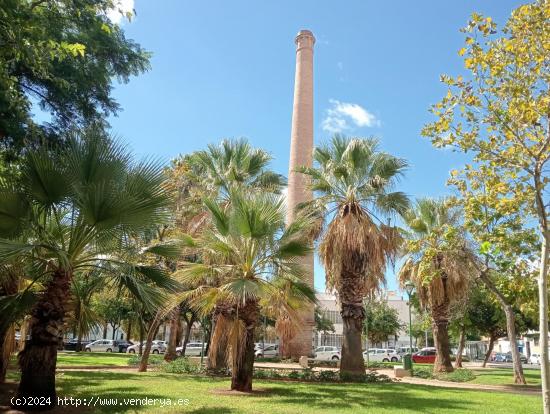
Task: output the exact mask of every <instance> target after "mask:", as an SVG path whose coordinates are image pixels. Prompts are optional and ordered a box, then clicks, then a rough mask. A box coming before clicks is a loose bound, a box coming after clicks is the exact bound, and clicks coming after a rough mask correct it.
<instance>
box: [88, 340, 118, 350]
mask: <svg viewBox="0 0 550 414" xmlns="http://www.w3.org/2000/svg"><path fill="white" fill-rule="evenodd" d="M84 350H85V351H86V352H92V351H94V352H113V350H115V351H117V352H118V346H117V345H116V343H115V341H113V340H112V339H98V340H97V341H94V342H90V343H89V344H88V345H86V346H85V347H84Z"/></svg>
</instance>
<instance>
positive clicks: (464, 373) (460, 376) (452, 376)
mask: <svg viewBox="0 0 550 414" xmlns="http://www.w3.org/2000/svg"><path fill="white" fill-rule="evenodd" d="M475 377H476V376H475V374H474V373H473V371H471V370H469V369H465V368H459V369H456V370H454V371H453V372H449V373H448V374H447V373H446V374H444V375H441V378H438V379H441V380H445V381H452V382H468V381H471V380H473V379H475Z"/></svg>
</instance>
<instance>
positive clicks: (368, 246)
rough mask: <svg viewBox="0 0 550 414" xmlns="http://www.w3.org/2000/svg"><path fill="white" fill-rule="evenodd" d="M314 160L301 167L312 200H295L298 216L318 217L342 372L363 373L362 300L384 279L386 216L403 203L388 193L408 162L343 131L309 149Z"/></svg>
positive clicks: (391, 240)
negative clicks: (337, 318)
mask: <svg viewBox="0 0 550 414" xmlns="http://www.w3.org/2000/svg"><path fill="white" fill-rule="evenodd" d="M313 158H314V161H315V165H314V167H313V168H302V169H300V172H302V173H304V174H306V175H308V176H309V178H310V179H311V187H312V189H313V190H314V191H315V194H316V198H315V199H314V200H313V201H312V202H310V203H307V204H306V205H304V206H301V209H302V211H301V214H305V215H311V216H312V217H315V218H317V219H318V228H319V231H320V233H321V235H320V237H321V242H320V246H319V256H320V258H321V261H322V263H323V265H324V268H325V275H326V285H327V288H328V289H331V290H335V291H336V292H337V294H338V299H339V302H340V305H341V310H340V312H341V314H342V320H343V324H344V332H343V337H344V340H343V345H342V361H341V364H340V372H341V374H344V375H351V376H355V375H364V373H365V364H364V361H363V354H362V342H361V333H362V332H363V321H364V319H365V311H364V308H363V299H364V297H365V296H366V295H367V294H369V293H371V292H373V291H374V290H376V289H377V288H378V287H379V285H380V284H381V283H382V282H383V281H384V274H385V270H386V265H387V264H388V261H391V260H393V259H394V258H395V256H396V255H397V253H398V249H399V246H400V241H401V238H400V236H399V234H398V231H397V229H396V228H395V227H392V226H390V225H388V222H387V221H386V218H388V217H391V216H392V215H395V214H397V213H402V212H404V211H405V210H406V209H407V207H408V203H409V202H408V198H407V197H406V196H405V194H403V193H402V192H397V191H392V190H393V188H394V187H395V184H396V183H397V181H398V180H399V178H400V177H401V175H402V174H403V172H404V170H405V168H406V166H407V163H406V162H405V161H404V160H403V159H400V158H396V157H394V156H392V155H390V154H387V153H385V152H382V151H379V150H378V141H376V140H375V139H357V138H353V139H350V138H344V137H341V136H335V137H334V138H333V139H332V140H331V141H330V142H329V144H328V145H323V146H319V147H317V148H315V151H314V154H313Z"/></svg>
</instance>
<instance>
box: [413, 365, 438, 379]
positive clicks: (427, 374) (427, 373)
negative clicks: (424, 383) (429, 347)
mask: <svg viewBox="0 0 550 414" xmlns="http://www.w3.org/2000/svg"><path fill="white" fill-rule="evenodd" d="M412 374H413V377H418V378H424V379H433V378H434V374H433V371H432V368H430V367H413V371H412Z"/></svg>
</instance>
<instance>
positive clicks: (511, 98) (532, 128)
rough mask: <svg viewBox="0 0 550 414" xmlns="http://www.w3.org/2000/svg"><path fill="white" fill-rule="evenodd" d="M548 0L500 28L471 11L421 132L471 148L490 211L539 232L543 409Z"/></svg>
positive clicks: (549, 244) (546, 402) (548, 377)
mask: <svg viewBox="0 0 550 414" xmlns="http://www.w3.org/2000/svg"><path fill="white" fill-rule="evenodd" d="M549 18H550V3H549V2H548V1H546V0H537V1H534V2H532V3H530V4H525V5H522V6H520V7H518V8H517V9H516V10H514V11H513V12H512V14H511V16H510V19H509V20H508V22H507V23H506V25H505V26H504V27H503V29H502V31H500V32H499V31H498V30H497V25H496V23H495V22H494V21H493V20H492V19H491V18H490V17H483V16H481V15H479V14H476V13H474V14H473V15H472V17H471V20H470V22H469V23H468V25H467V26H466V28H464V29H463V31H464V32H465V33H466V35H467V37H466V45H465V47H463V48H462V49H460V51H459V55H461V56H464V64H465V67H466V69H467V70H468V71H469V73H468V76H467V77H462V76H458V77H456V78H453V77H450V76H443V77H442V81H443V82H444V83H445V84H446V85H447V86H448V92H447V95H446V96H445V97H444V98H443V99H442V100H441V101H440V102H439V103H437V104H436V105H434V107H433V108H432V111H433V113H434V114H435V115H436V116H437V119H436V120H435V121H434V122H433V123H431V124H429V125H427V126H426V127H425V128H424V130H423V135H425V136H427V137H429V138H430V139H431V140H432V142H433V144H434V145H436V146H438V147H454V148H456V149H458V150H460V151H465V152H470V153H471V154H472V155H473V163H472V164H471V165H467V166H466V168H465V169H464V172H465V178H466V180H467V182H468V183H471V184H472V185H476V186H477V185H478V184H477V181H478V180H477V177H476V174H477V173H480V172H481V173H482V174H483V178H484V179H490V180H491V182H492V184H491V189H492V192H491V194H489V197H488V198H487V202H488V203H489V204H491V205H492V206H493V207H494V209H495V210H497V211H498V210H500V211H503V212H504V214H506V212H505V211H506V210H507V209H511V210H513V209H517V208H519V209H521V211H522V214H523V216H525V217H528V218H529V219H530V220H528V221H527V223H526V225H527V226H531V225H532V224H533V222H536V223H537V224H536V229H537V233H538V235H539V237H540V241H541V243H540V259H539V263H540V264H539V276H538V279H539V302H540V312H539V333H540V338H541V365H542V369H541V377H542V388H543V406H544V413H545V414H549V413H550V370H549V368H550V367H549V363H548V360H549V355H548V353H549V352H548V297H547V292H548V281H547V279H548V262H549V249H550V227H549V223H548V212H549V209H550V205H549V201H548V184H549V183H550V180H549V179H548V177H549V176H550V174H549V171H548V160H549V159H550V127H549V126H550V125H549V122H550V88H549V83H550V78H549V73H550V57H549V56H550V43H549V42H548V38H549V37H550V25H549V24H548V19H549Z"/></svg>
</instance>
